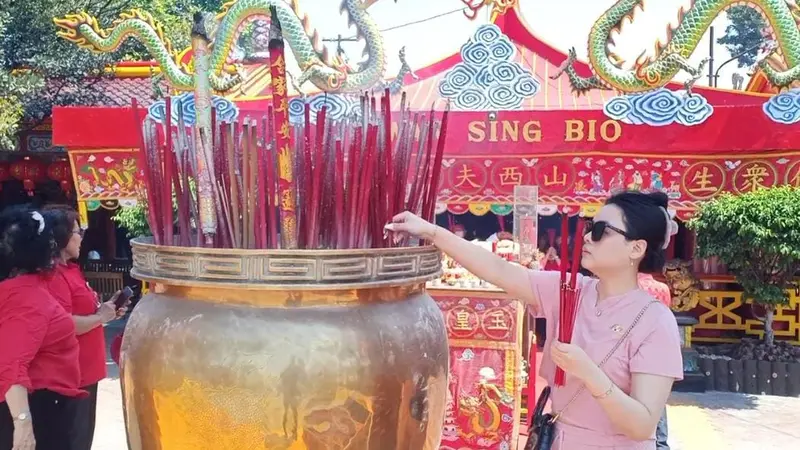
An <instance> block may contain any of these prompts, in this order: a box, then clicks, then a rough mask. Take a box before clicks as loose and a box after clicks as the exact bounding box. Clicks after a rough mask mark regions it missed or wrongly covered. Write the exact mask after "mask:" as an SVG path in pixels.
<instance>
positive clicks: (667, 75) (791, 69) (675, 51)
mask: <svg viewBox="0 0 800 450" xmlns="http://www.w3.org/2000/svg"><path fill="white" fill-rule="evenodd" d="M743 3H746V4H748V5H749V6H751V7H753V8H756V9H757V10H759V11H760V12H761V13H762V14H763V16H764V17H765V19H766V20H767V22H768V23H769V26H770V27H771V29H772V32H773V35H774V37H775V41H776V42H777V46H776V47H775V48H774V49H772V52H771V53H770V55H768V56H767V57H766V58H764V59H762V60H761V61H759V63H758V65H759V68H761V69H762V70H763V72H764V75H765V76H766V77H767V79H768V80H769V82H770V83H772V85H773V86H775V87H777V88H779V89H784V88H788V87H789V86H790V85H791V84H792V83H793V82H794V81H797V80H800V29H799V28H798V17H800V13H799V12H798V8H797V6H796V5H794V4H792V3H787V0H746V1H744V2H743V1H742V0H693V1H692V3H691V6H690V7H689V8H688V9H687V10H684V9H681V10H680V12H679V24H678V26H677V27H674V28H673V27H671V26H670V27H669V28H668V29H667V42H666V43H664V44H662V43H660V42H658V43H657V44H656V54H655V56H654V57H644V52H643V53H642V54H641V55H640V56H639V58H637V60H636V62H635V64H634V67H633V68H632V69H623V68H622V64H623V63H624V61H622V60H621V58H619V57H618V56H617V55H615V54H614V53H612V52H611V51H610V50H609V48H608V46H609V45H610V44H613V39H612V37H611V33H612V31H619V30H620V28H621V26H622V23H623V20H625V19H626V18H627V19H629V20H631V21H632V20H633V18H634V16H635V14H636V11H637V10H643V9H644V0H619V1H617V2H616V3H615V4H614V5H613V6H611V7H610V8H609V9H608V10H607V11H606V12H605V13H604V14H603V15H602V16H600V18H599V19H598V20H597V21H596V22H595V23H594V25H593V26H592V29H591V31H590V32H589V63H590V66H591V69H592V72H593V75H592V76H591V77H582V76H580V75H578V74H577V72H576V71H575V68H574V67H573V64H574V62H575V59H576V52H575V49H574V48H573V49H571V50H570V51H569V55H568V58H567V60H566V61H564V63H563V64H562V65H561V67H560V68H559V71H558V72H557V73H556V74H555V75H554V76H553V77H551V78H553V79H556V78H558V77H559V76H561V74H562V73H566V74H567V77H568V78H569V81H570V84H571V85H572V89H573V91H576V92H577V93H579V94H583V93H585V92H587V91H589V90H592V89H608V90H612V89H613V90H617V91H620V92H623V93H640V92H647V91H652V90H655V89H658V88H661V87H663V86H665V85H666V84H667V83H669V82H670V81H672V79H673V77H674V76H675V75H676V74H678V72H680V71H681V70H683V71H685V72H687V73H688V74H689V75H690V76H691V77H690V78H689V79H688V80H687V81H686V83H685V88H686V89H687V90H691V88H692V86H693V85H694V83H695V82H696V81H697V80H698V79H699V78H700V77H701V76H702V72H703V68H704V67H705V65H706V64H707V62H708V59H704V60H703V62H701V63H700V64H699V65H698V66H697V67H693V66H692V65H690V64H689V62H688V60H689V57H690V56H691V55H692V53H693V52H694V50H695V49H696V48H697V46H698V44H699V43H700V39H701V38H702V37H703V34H705V32H706V30H707V29H708V27H709V26H710V25H711V23H712V22H713V21H714V19H716V18H717V17H718V16H719V15H720V14H722V13H723V12H724V11H725V10H726V9H728V8H729V7H731V6H736V5H741V4H743ZM773 55H779V56H781V57H782V58H783V60H784V61H785V63H786V65H787V67H788V70H785V71H779V70H777V69H775V68H774V67H772V66H771V65H770V64H769V63H768V62H767V60H768V59H770V57H772V56H773Z"/></svg>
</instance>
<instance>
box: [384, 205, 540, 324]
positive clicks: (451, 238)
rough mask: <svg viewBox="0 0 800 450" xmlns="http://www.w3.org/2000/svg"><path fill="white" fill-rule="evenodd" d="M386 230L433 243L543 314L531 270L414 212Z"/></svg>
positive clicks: (396, 221) (469, 268)
mask: <svg viewBox="0 0 800 450" xmlns="http://www.w3.org/2000/svg"><path fill="white" fill-rule="evenodd" d="M386 228H387V229H388V230H390V231H393V232H395V233H398V234H397V235H396V236H395V239H399V238H401V237H402V235H403V234H407V235H411V236H415V237H418V238H422V239H425V240H428V241H430V242H431V243H433V245H435V246H436V247H438V248H439V249H440V250H442V251H443V252H444V253H446V254H447V255H449V256H450V257H451V258H453V259H454V260H455V261H456V262H458V263H459V264H461V265H462V266H464V268H465V269H467V270H468V271H470V272H471V273H473V274H474V275H475V276H477V277H478V278H481V279H483V280H486V281H488V282H489V283H491V284H493V285H495V286H498V287H499V288H501V289H503V290H504V291H506V292H507V293H508V294H509V295H511V296H512V297H514V298H516V299H518V300H520V301H522V302H525V303H527V304H529V305H531V306H533V307H534V309H535V310H536V311H540V310H541V305H540V303H539V300H538V299H537V298H536V297H535V295H534V293H533V289H532V288H531V282H530V278H529V274H528V269H526V268H525V267H523V266H520V265H516V264H511V263H510V262H508V261H506V260H504V259H502V258H500V257H499V256H497V255H495V254H494V253H492V252H490V251H488V250H485V249H483V248H481V247H479V246H477V245H475V244H473V243H471V242H469V241H467V240H465V239H462V238H460V237H458V236H456V235H455V234H453V233H451V232H449V231H447V230H445V229H444V228H441V227H438V226H436V225H434V224H432V223H430V222H427V221H425V220H423V219H421V218H419V217H417V216H415V215H414V214H412V213H410V212H404V213H400V214H398V215H397V216H395V217H394V218H393V220H392V223H391V224H389V225H387V226H386Z"/></svg>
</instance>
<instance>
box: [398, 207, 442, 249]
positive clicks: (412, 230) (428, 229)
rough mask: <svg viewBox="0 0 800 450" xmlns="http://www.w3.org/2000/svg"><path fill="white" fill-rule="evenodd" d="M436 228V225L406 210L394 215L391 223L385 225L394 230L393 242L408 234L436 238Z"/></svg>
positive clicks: (430, 239)
mask: <svg viewBox="0 0 800 450" xmlns="http://www.w3.org/2000/svg"><path fill="white" fill-rule="evenodd" d="M437 228H438V227H437V226H436V225H434V224H432V223H430V222H428V221H427V220H425V219H423V218H421V217H418V216H416V215H414V214H412V213H410V212H408V211H405V212H402V213H400V214H398V215H396V216H394V217H393V218H392V223H390V224H388V225H386V229H387V230H389V231H392V232H394V241H395V243H397V242H400V240H402V239H403V238H404V237H406V236H409V235H410V236H414V237H417V238H421V239H426V240H428V241H433V240H434V239H435V238H436V229H437Z"/></svg>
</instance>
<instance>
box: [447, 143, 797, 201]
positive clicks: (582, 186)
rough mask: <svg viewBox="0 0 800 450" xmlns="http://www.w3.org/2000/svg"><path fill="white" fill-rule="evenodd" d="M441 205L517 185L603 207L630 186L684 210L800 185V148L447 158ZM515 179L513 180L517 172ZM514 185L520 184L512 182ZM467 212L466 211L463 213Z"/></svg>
mask: <svg viewBox="0 0 800 450" xmlns="http://www.w3.org/2000/svg"><path fill="white" fill-rule="evenodd" d="M443 171H444V175H443V179H444V180H445V183H444V184H443V185H442V186H441V187H440V191H439V192H440V193H439V201H440V202H442V203H448V204H451V205H459V204H464V205H466V204H470V203H477V202H486V203H513V193H514V186H515V185H536V186H538V187H539V198H540V203H542V204H559V205H563V204H576V205H581V204H592V203H595V204H598V203H602V202H603V201H605V199H606V198H607V197H608V195H609V194H610V193H613V192H615V191H618V190H623V189H632V190H640V191H646V192H649V191H662V192H664V193H666V194H667V195H668V196H669V198H670V200H671V207H673V208H674V209H676V210H678V211H691V210H694V209H695V208H696V207H697V205H698V203H699V202H702V201H703V200H708V199H711V198H712V197H714V196H716V195H719V194H720V193H722V192H733V193H737V194H740V193H744V192H749V191H753V190H756V189H759V188H762V187H768V186H776V185H783V184H790V185H793V186H800V151H798V152H796V153H788V154H779V155H772V156H768V155H762V156H759V155H748V156H736V155H729V156H727V157H719V158H710V157H708V158H705V157H681V156H673V155H672V154H670V153H665V154H663V155H648V156H643V157H631V156H628V157H623V156H619V155H614V154H591V153H571V154H563V153H562V154H555V155H551V156H548V157H547V158H526V157H511V156H496V157H494V158H491V159H489V158H467V157H457V158H449V159H448V158H445V165H444V167H443ZM509 174H513V178H512V177H511V176H510V175H509ZM512 180H513V181H512ZM461 209H463V210H466V209H465V208H461Z"/></svg>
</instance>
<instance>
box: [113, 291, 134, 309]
mask: <svg viewBox="0 0 800 450" xmlns="http://www.w3.org/2000/svg"><path fill="white" fill-rule="evenodd" d="M131 297H133V289H131V288H130V287H128V286H125V287H124V288H122V292H120V293H119V297H117V300H115V301H114V306H116V307H117V309H120V308H122V307H123V306H125V303H128V300H130V299H131Z"/></svg>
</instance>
